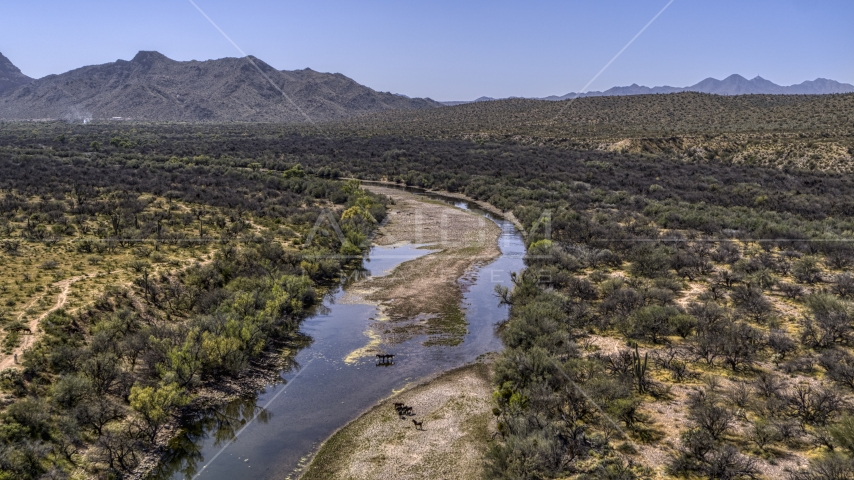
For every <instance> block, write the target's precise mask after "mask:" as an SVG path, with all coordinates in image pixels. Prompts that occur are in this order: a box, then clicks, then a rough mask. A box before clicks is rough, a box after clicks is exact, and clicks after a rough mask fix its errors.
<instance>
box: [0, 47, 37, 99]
mask: <svg viewBox="0 0 854 480" xmlns="http://www.w3.org/2000/svg"><path fill="white" fill-rule="evenodd" d="M32 81H33V79H32V78H30V77H28V76H26V75H24V74H23V73H21V70H19V69H18V67H16V66H15V65H13V64H12V62H10V61H9V59H8V58H6V57H5V56H3V54H2V53H0V95H3V93H4V92H6V91H8V90H12V89H14V88H17V87H20V86H21V85H26V84H28V83H30V82H32Z"/></svg>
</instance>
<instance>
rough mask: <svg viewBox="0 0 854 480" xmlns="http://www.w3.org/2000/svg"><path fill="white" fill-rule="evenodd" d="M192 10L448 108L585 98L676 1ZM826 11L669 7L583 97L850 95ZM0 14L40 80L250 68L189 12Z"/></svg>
mask: <svg viewBox="0 0 854 480" xmlns="http://www.w3.org/2000/svg"><path fill="white" fill-rule="evenodd" d="M196 3H197V4H198V6H199V7H200V8H201V9H203V10H204V11H205V13H207V14H208V15H209V16H210V17H211V19H212V20H214V21H215V22H216V23H217V24H218V25H219V26H220V27H221V28H222V30H223V31H224V32H225V33H226V34H227V35H229V36H230V37H231V39H232V40H234V42H235V43H236V44H237V45H238V46H239V47H240V48H241V49H242V50H243V51H245V52H246V53H247V54H251V55H254V56H256V57H258V58H260V59H262V60H263V61H265V62H267V63H269V64H270V65H271V66H273V67H275V68H277V69H281V70H296V69H302V68H311V69H313V70H316V71H321V72H332V73H342V74H344V75H346V76H348V77H350V78H353V79H354V80H356V81H357V82H359V83H361V84H363V85H366V86H369V87H371V88H373V89H375V90H378V91H391V92H394V93H400V94H404V95H408V96H410V97H430V98H433V99H436V100H442V101H450V100H472V99H475V98H478V97H481V96H488V97H494V98H502V97H509V96H524V97H545V96H549V95H564V94H566V93H568V92H578V91H580V90H581V89H582V88H583V87H584V86H585V85H586V84H587V83H588V82H589V81H590V79H591V78H593V77H594V75H596V73H597V72H599V71H600V70H601V69H602V67H603V66H605V64H606V63H607V62H608V61H609V60H611V59H612V58H613V57H614V55H615V54H616V53H617V52H618V51H620V50H621V49H622V48H623V47H624V46H625V45H626V44H627V43H628V42H629V40H631V39H632V37H634V36H635V35H636V34H637V33H638V31H639V30H640V29H641V28H642V27H643V26H644V25H646V24H647V23H648V22H649V21H650V19H652V18H653V16H655V15H656V13H658V12H659V11H660V10H661V9H662V8H663V7H664V6H665V5H667V3H668V2H667V0H656V1H643V2H628V1H612V2H607V3H603V2H600V3H597V4H595V5H565V4H562V3H558V2H547V1H542V2H536V3H532V4H526V5H525V6H516V5H511V4H510V3H509V2H499V3H485V2H474V3H468V4H465V5H458V4H455V3H450V2H444V1H440V2H436V3H434V4H430V5H398V4H396V3H391V2H380V3H374V4H372V5H371V6H369V7H366V6H354V5H350V4H346V3H343V2H338V1H327V2H317V3H312V4H311V5H305V4H301V3H295V2H291V3H278V4H275V5H273V4H271V3H270V2H260V1H256V2H250V3H243V4H241V5H240V6H235V5H229V4H227V3H226V2H223V1H221V0H210V1H204V0H200V1H196ZM821 6H822V7H823V8H816V7H815V4H813V3H808V2H806V1H802V0H786V1H774V2H772V1H769V0H757V1H755V2H751V3H750V4H749V5H743V4H742V3H738V2H734V1H729V0H725V1H721V2H716V3H715V4H714V5H705V4H704V5H698V4H693V3H690V2H688V1H686V0H676V1H675V2H673V3H672V5H670V7H669V8H668V9H667V10H665V11H664V12H663V13H662V14H661V15H660V17H659V18H657V19H656V21H655V22H653V23H652V24H651V25H650V26H649V28H648V29H647V30H646V31H645V32H644V33H643V34H641V35H640V36H639V37H638V38H637V40H636V41H635V42H634V43H632V45H630V46H629V47H628V48H627V49H626V50H625V52H623V54H622V55H621V56H620V57H619V58H618V59H617V60H616V61H615V62H614V63H613V64H612V65H610V67H609V68H607V69H606V70H605V71H604V72H603V73H602V75H601V76H600V77H599V78H598V79H597V80H596V81H595V82H593V83H592V84H591V85H590V86H589V87H588V88H587V90H588V91H589V90H607V89H608V88H611V87H614V86H626V85H631V84H635V83H636V84H639V85H645V86H649V87H654V86H662V85H669V86H674V87H684V86H689V85H693V84H695V83H697V82H699V81H701V80H703V79H705V78H708V77H713V78H717V79H723V78H726V77H727V76H729V75H731V74H739V75H742V76H744V77H745V78H748V79H751V78H753V77H755V76H761V77H763V78H765V79H767V80H770V81H772V82H774V83H777V84H779V85H792V84H797V83H801V82H803V81H805V80H814V79H816V78H829V79H832V80H836V81H839V82H843V83H854V63H852V62H850V58H848V57H850V55H848V53H847V52H850V51H851V50H852V48H854V35H850V34H844V31H847V30H846V29H845V28H846V25H845V23H846V20H845V19H848V18H852V14H854V4H850V3H848V2H842V1H829V2H823V3H822V4H821ZM2 11H3V12H4V17H6V18H12V19H15V22H14V23H12V24H10V25H7V26H6V27H5V28H4V29H3V30H2V31H0V52H2V53H3V54H4V55H5V56H7V57H8V58H9V59H10V60H11V61H12V63H14V64H15V65H16V66H17V67H19V68H20V69H21V70H22V72H23V73H24V74H26V75H29V76H31V77H33V78H41V77H44V76H47V75H50V74H58V73H63V72H66V71H68V70H72V69H74V68H79V67H82V66H85V65H94V64H103V63H108V62H112V61H115V60H117V59H124V60H130V59H131V58H133V56H134V55H135V54H136V52H137V51H140V50H156V51H158V52H160V53H162V54H164V55H166V56H167V57H169V58H172V59H174V60H182V61H186V60H209V59H216V58H223V57H239V56H241V55H240V52H239V51H237V50H236V49H235V47H234V46H232V45H231V44H230V43H229V42H228V40H226V39H225V38H224V37H223V36H222V35H221V34H220V33H219V32H218V31H217V30H216V29H215V28H214V27H213V26H212V25H211V24H210V23H208V21H207V20H206V19H205V18H204V17H203V16H202V15H201V14H200V13H199V12H198V11H197V10H196V8H195V7H194V6H193V5H192V4H191V3H190V2H183V1H178V2H165V1H162V0H157V1H154V2H147V3H146V4H145V5H136V4H131V5H126V4H121V5H114V4H112V3H106V2H103V1H97V0H85V1H83V2H77V3H75V4H65V3H62V2H56V1H43V2H28V3H23V4H15V5H7V6H5V7H2ZM21 39H26V41H22V40H21ZM58 39H61V41H57V40H58Z"/></svg>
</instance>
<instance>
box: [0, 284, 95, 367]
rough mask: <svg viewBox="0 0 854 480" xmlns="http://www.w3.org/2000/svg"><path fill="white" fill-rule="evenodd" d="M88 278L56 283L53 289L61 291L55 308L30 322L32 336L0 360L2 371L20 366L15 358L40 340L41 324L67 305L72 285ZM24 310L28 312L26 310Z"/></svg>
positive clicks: (28, 325) (25, 337)
mask: <svg viewBox="0 0 854 480" xmlns="http://www.w3.org/2000/svg"><path fill="white" fill-rule="evenodd" d="M86 278H89V276H88V275H80V276H78V277H72V278H67V279H65V280H62V281H59V282H56V283H54V284H53V285H52V286H53V287H57V288H59V289H60V292H59V296H58V297H57V299H56V304H54V306H53V307H51V308H50V309H49V310H47V311H46V312H44V313H42V314H41V315H39V316H37V317H33V319H32V320H30V322H29V323H28V324H27V328H29V330H30V334H29V335H24V336H23V338H22V339H21V344H20V345H18V347H17V348H15V350H14V351H13V352H12V353H11V354H10V355H7V356H5V357H3V358H2V360H0V370H3V369H4V368H13V367H16V366H19V365H18V364H16V363H15V358H16V357H18V356H20V355H21V354H23V353H24V350H26V349H28V348H30V346H32V344H33V343H35V341H36V339H37V338H38V327H39V323H40V322H41V321H42V320H44V319H45V318H47V316H48V315H50V314H51V313H53V312H55V311H57V310H59V309H60V308H62V307H63V306H64V305H65V302H67V301H68V293H69V292H70V291H71V285H72V284H74V283H76V282H79V281H80V280H83V279H86ZM38 298H41V297H38ZM36 300H37V299H33V300H32V301H31V302H30V303H29V305H32V304H33V303H34V302H35V301H36ZM27 308H29V307H27ZM24 310H25V311H26V308H25V309H24ZM23 315H24V313H22V314H21V316H20V317H19V319H20V318H22V317H23Z"/></svg>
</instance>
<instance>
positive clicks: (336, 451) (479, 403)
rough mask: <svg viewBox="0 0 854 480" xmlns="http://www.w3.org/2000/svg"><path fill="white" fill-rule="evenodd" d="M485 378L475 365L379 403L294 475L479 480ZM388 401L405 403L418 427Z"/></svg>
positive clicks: (485, 439)
mask: <svg viewBox="0 0 854 480" xmlns="http://www.w3.org/2000/svg"><path fill="white" fill-rule="evenodd" d="M490 376H491V371H490V366H489V365H488V364H484V363H476V364H473V365H469V366H465V367H462V368H459V369H456V370H452V371H450V372H447V373H444V374H442V375H441V376H439V377H438V378H436V379H434V380H432V381H429V382H427V383H424V384H421V385H418V386H416V387H412V388H409V389H406V390H404V391H403V392H401V393H399V394H397V395H395V396H393V397H391V398H389V399H387V400H385V401H384V402H382V403H380V404H379V405H377V406H375V407H374V408H373V409H371V410H370V411H368V412H366V413H365V414H363V415H362V416H361V417H359V418H358V419H356V420H354V421H353V422H351V423H350V424H348V425H347V426H345V427H344V428H342V429H341V430H339V431H338V432H337V433H336V434H335V435H333V436H332V437H330V438H329V439H328V440H327V441H326V442H324V444H323V445H322V446H321V447H320V450H319V451H318V453H317V455H316V456H315V458H314V460H313V461H312V462H311V464H310V465H309V466H308V469H307V470H306V472H305V474H304V475H303V476H302V477H301V478H302V479H303V480H314V479H323V480H335V479H353V480H355V479H359V480H369V479H390V478H394V479H400V480H405V479H416V478H417V479H421V478H431V479H469V478H481V477H482V475H483V455H484V453H485V452H486V449H487V448H488V445H489V439H490V435H489V432H490V431H491V430H494V425H493V423H494V420H493V418H494V417H493V415H492V412H491V406H492V404H491V394H492V385H491V383H490ZM394 402H403V403H405V404H406V405H408V406H412V407H413V408H414V410H415V413H416V416H415V417H411V418H415V419H417V420H419V421H423V422H424V427H423V428H424V430H423V431H422V430H416V428H415V426H414V425H413V423H412V421H411V420H410V419H409V418H407V419H405V420H401V419H400V418H399V417H398V415H397V414H396V412H395V410H394V408H393V405H392V404H393V403H394Z"/></svg>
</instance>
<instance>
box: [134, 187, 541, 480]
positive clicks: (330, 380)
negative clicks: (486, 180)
mask: <svg viewBox="0 0 854 480" xmlns="http://www.w3.org/2000/svg"><path fill="white" fill-rule="evenodd" d="M384 186H385V185H384ZM409 191H410V192H411V193H415V194H418V195H425V196H428V197H430V198H432V199H437V200H442V201H445V202H447V203H450V204H453V205H455V206H456V207H458V208H464V209H468V210H471V211H473V212H475V213H478V214H480V215H482V216H484V217H486V218H489V219H490V220H492V221H494V222H496V223H497V224H498V225H499V226H500V227H501V230H502V234H501V237H500V239H499V247H500V249H501V255H500V256H499V257H498V258H497V259H496V260H494V261H493V262H492V263H490V264H488V265H486V266H483V267H481V268H479V269H477V270H476V275H475V278H474V279H473V281H472V279H471V276H470V275H469V276H467V279H466V280H463V282H464V305H463V307H464V311H465V314H466V320H467V321H468V334H467V335H466V336H465V339H464V341H463V343H462V344H460V345H457V346H454V347H447V346H432V347H424V346H423V345H422V342H423V340H424V339H423V338H415V339H413V340H410V341H407V342H405V343H402V344H398V345H394V346H393V347H388V348H387V350H388V351H389V352H390V353H394V354H395V355H396V357H395V359H394V364H393V365H391V366H382V367H378V366H377V365H376V361H375V359H374V358H373V357H370V358H359V359H356V360H355V361H352V360H351V361H345V358H346V357H347V356H348V354H350V353H351V352H353V351H354V350H357V349H359V348H361V347H364V346H365V345H366V344H367V343H368V341H369V340H370V339H369V338H368V337H367V336H366V335H365V332H366V331H367V329H368V326H369V325H370V324H371V323H372V322H373V321H374V319H375V318H376V316H377V315H378V311H377V308H376V307H375V306H374V305H366V304H352V303H338V301H339V300H341V299H342V298H343V297H344V296H345V294H346V288H347V287H345V286H342V287H339V288H338V289H337V290H336V291H334V292H332V293H330V294H329V295H327V297H326V299H325V300H324V303H323V306H322V307H321V308H320V309H318V312H317V313H316V314H314V315H313V316H311V317H309V318H308V319H306V320H305V321H304V322H303V323H302V324H301V331H302V332H303V333H304V334H306V335H308V336H309V337H311V339H312V343H311V345H309V346H308V347H306V348H304V349H302V350H300V352H299V353H298V354H297V355H296V363H297V364H298V365H299V367H298V368H296V369H294V370H292V371H288V372H282V374H281V377H282V379H283V380H284V381H283V382H282V383H280V384H278V385H273V386H270V387H268V388H267V389H265V390H264V391H262V392H259V393H258V395H257V396H256V397H255V398H251V399H242V400H237V401H234V402H231V403H229V404H226V405H224V406H221V407H218V408H215V409H211V410H209V411H205V412H201V413H200V414H199V415H198V416H197V417H196V418H194V419H193V420H191V421H190V422H189V423H188V424H187V425H186V434H185V435H183V436H181V437H180V438H178V439H177V440H176V441H174V442H173V445H171V449H170V451H169V453H168V455H167V458H166V459H165V460H164V462H163V463H162V464H161V465H160V467H159V468H158V469H157V470H156V471H155V472H154V473H153V474H152V476H151V478H153V479H183V478H204V479H234V478H248V477H249V476H250V475H251V476H252V478H253V479H256V480H262V479H268V478H276V479H283V478H297V477H298V476H299V474H300V472H301V470H302V468H303V467H304V466H305V465H306V463H307V462H308V461H309V460H310V458H311V455H313V454H314V452H315V451H316V449H317V447H318V446H319V445H320V443H321V442H323V440H325V439H326V438H328V437H329V436H330V435H332V434H333V433H334V432H335V430H337V429H338V428H340V427H342V426H344V425H346V424H347V423H348V422H350V421H351V420H353V419H355V418H356V417H358V416H359V415H360V414H361V413H362V412H364V411H365V410H367V409H368V408H370V407H371V406H373V405H374V404H376V403H378V402H379V401H380V400H382V399H384V398H386V397H388V396H389V395H391V394H392V393H393V392H395V391H398V390H400V389H402V388H403V387H405V386H406V385H408V384H411V383H417V382H418V381H419V380H422V379H424V378H425V377H429V376H430V375H433V374H436V373H439V372H442V371H445V370H449V369H452V368H455V367H459V366H462V365H464V364H466V363H470V362H472V361H474V360H475V359H476V358H477V357H478V356H480V355H482V354H484V353H487V352H494V351H498V350H500V349H501V348H502V346H501V342H500V341H499V340H498V338H497V337H496V335H495V324H496V323H497V322H499V321H501V320H504V319H506V318H507V313H508V312H507V307H506V306H499V305H498V299H497V298H496V296H495V293H494V288H495V285H497V284H503V285H509V284H510V272H517V271H519V270H521V269H522V268H523V263H522V257H523V256H524V253H525V246H524V242H523V240H522V237H521V235H520V234H519V232H518V231H517V230H516V228H515V227H514V226H513V224H512V223H510V222H509V221H506V220H503V219H498V218H494V217H493V216H492V215H491V214H489V213H487V212H485V211H483V210H481V209H479V208H478V207H477V206H476V205H474V204H469V203H468V202H463V201H460V200H457V199H452V198H449V197H444V196H442V195H437V194H433V193H420V192H417V191H413V190H409ZM429 253H431V251H430V250H424V249H418V248H417V247H416V246H414V245H404V246H398V247H373V248H372V249H371V251H370V253H369V255H368V257H367V258H366V260H365V262H364V268H365V270H366V271H365V272H364V273H365V274H367V275H373V276H377V275H384V274H388V273H390V272H391V271H392V270H394V268H395V267H396V266H397V265H400V264H401V263H403V262H406V261H408V260H412V259H415V258H418V257H419V256H422V255H427V254H429ZM383 347H384V346H381V348H383Z"/></svg>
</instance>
